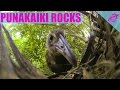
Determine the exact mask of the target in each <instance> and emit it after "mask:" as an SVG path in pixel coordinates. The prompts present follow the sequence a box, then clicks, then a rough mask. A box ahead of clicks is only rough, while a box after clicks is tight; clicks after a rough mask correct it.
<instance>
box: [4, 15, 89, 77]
mask: <svg viewBox="0 0 120 90" xmlns="http://www.w3.org/2000/svg"><path fill="white" fill-rule="evenodd" d="M86 24H88V19H87V18H86V17H84V22H82V23H81V24H6V25H5V26H6V27H7V29H8V30H9V32H10V34H11V36H12V38H13V39H14V42H15V44H16V46H17V47H18V48H19V50H20V51H21V53H22V54H23V55H24V56H25V57H26V58H28V59H29V60H30V61H31V63H32V64H33V65H34V66H35V67H36V68H37V69H40V70H41V71H42V72H43V73H44V74H47V75H51V74H52V72H51V71H50V70H49V68H48V67H47V65H46V60H45V54H46V37H47V35H48V33H49V31H50V30H54V29H63V30H65V32H66V38H67V41H68V42H69V44H70V46H71V48H72V49H73V51H74V53H75V55H76V58H77V59H78V60H80V58H81V55H82V53H83V48H84V47H85V40H86V36H85V35H88V31H89V28H88V26H87V25H86Z"/></svg>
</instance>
